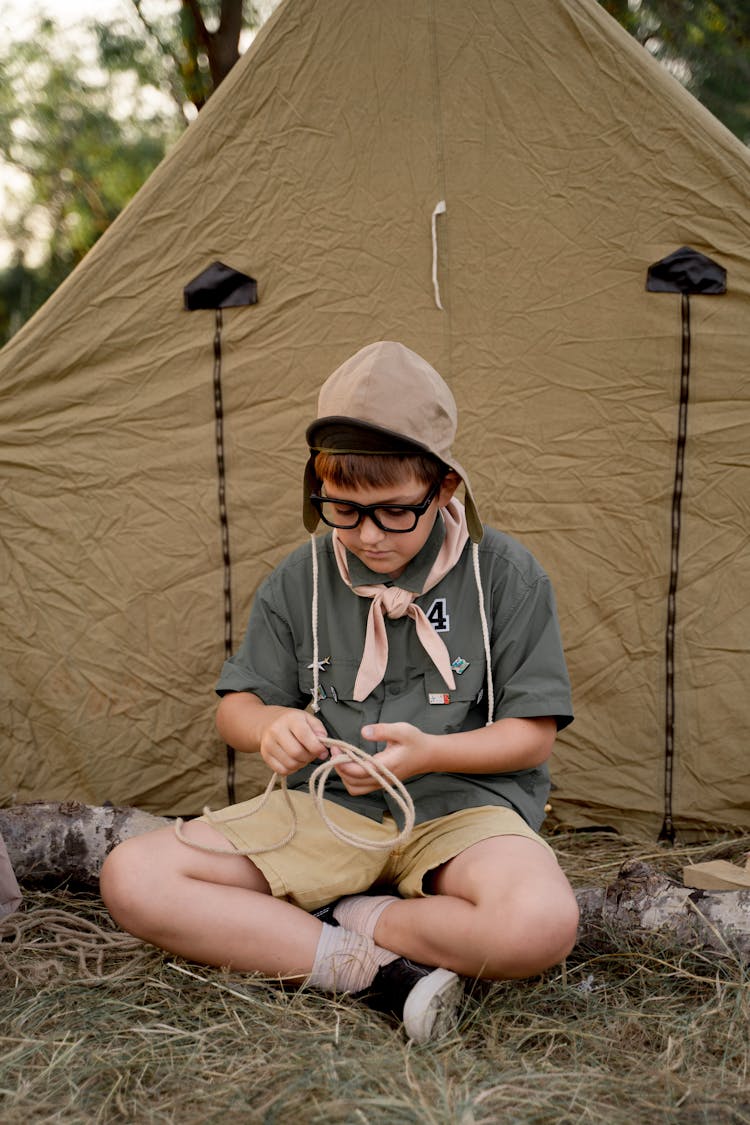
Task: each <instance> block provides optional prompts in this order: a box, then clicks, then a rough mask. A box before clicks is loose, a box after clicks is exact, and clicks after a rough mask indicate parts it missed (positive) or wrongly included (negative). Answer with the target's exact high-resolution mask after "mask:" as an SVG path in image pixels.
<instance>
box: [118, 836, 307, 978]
mask: <svg viewBox="0 0 750 1125" xmlns="http://www.w3.org/2000/svg"><path fill="white" fill-rule="evenodd" d="M184 833H185V836H186V837H187V838H188V839H193V840H195V841H197V842H198V843H202V844H205V845H208V846H209V847H217V848H221V849H222V850H224V851H229V852H230V854H229V855H211V854H210V853H208V852H202V851H199V850H197V849H196V848H191V847H189V846H188V845H187V844H183V843H181V842H180V841H179V840H178V839H177V837H176V835H175V833H174V831H173V829H171V828H164V829H159V830H157V831H155V832H149V833H146V834H145V835H143V836H136V837H133V838H132V839H130V840H126V841H124V843H122V844H120V845H119V847H117V848H115V849H114V851H113V852H112V853H111V854H110V855H109V856H108V857H107V860H106V861H105V863H104V867H103V869H102V874H101V891H102V897H103V898H104V901H105V903H106V905H107V908H108V909H109V911H110V913H111V914H112V917H113V918H114V920H115V921H116V922H117V923H118V925H119V926H121V927H122V928H123V929H124V930H127V931H128V932H129V933H132V934H135V936H136V937H140V938H142V939H143V940H144V941H148V942H151V944H153V945H157V946H159V947H160V948H161V949H166V950H168V951H169V952H170V953H175V954H178V955H179V956H181V957H186V958H188V959H189V960H191V961H200V962H201V963H203V964H206V965H226V966H231V967H232V968H233V969H238V970H240V971H251V970H256V971H259V972H262V973H266V974H268V975H270V976H279V977H285V978H290V979H295V978H299V979H304V978H306V977H307V976H308V975H309V973H310V970H311V968H312V966H313V963H314V960H315V951H316V949H317V945H318V941H319V939H320V934H321V929H322V925H321V923H320V922H319V921H318V919H317V918H314V917H313V916H312V915H310V914H307V913H306V912H305V911H304V910H301V909H299V908H298V907H296V906H292V905H291V904H290V903H288V902H284V901H282V900H280V899H274V898H273V897H272V896H271V893H270V888H269V886H268V883H267V881H266V878H265V876H264V875H263V874H262V873H261V872H260V871H259V870H258V868H257V867H256V866H255V865H254V864H253V863H252V862H251V861H250V860H249V859H247V858H246V857H245V856H239V855H232V854H231V845H230V844H229V843H228V841H227V840H226V838H225V837H224V836H222V834H221V833H220V832H218V831H217V829H215V828H212V827H211V825H209V824H206V823H205V822H202V821H201V822H199V821H191V822H189V823H187V824H186V825H185V826H184Z"/></svg>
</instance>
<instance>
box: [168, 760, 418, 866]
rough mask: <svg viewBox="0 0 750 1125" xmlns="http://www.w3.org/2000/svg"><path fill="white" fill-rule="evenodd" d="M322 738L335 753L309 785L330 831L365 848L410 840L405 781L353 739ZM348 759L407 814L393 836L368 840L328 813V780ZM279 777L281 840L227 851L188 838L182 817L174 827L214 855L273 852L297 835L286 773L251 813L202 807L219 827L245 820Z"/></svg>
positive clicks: (179, 835) (411, 809)
mask: <svg viewBox="0 0 750 1125" xmlns="http://www.w3.org/2000/svg"><path fill="white" fill-rule="evenodd" d="M320 741H321V742H322V743H323V745H324V746H327V747H328V749H329V750H331V751H332V754H331V757H330V758H328V759H327V760H326V761H325V762H321V764H320V765H319V766H318V767H317V768H316V769H315V770H314V771H313V772H312V774H311V775H310V780H309V783H308V786H309V790H310V796H311V797H312V800H313V804H314V805H315V808H316V810H317V812H318V815H319V816H320V818H321V820H322V821H323V823H324V824H325V826H326V828H327V829H328V831H329V832H330V833H331V835H333V836H336V837H337V839H339V840H342V841H343V842H344V843H345V844H351V845H352V846H353V847H355V848H362V849H363V851H391V850H392V849H393V848H395V847H398V845H399V844H403V843H404V842H405V841H406V840H408V839H409V837H410V836H411V833H412V830H413V828H414V819H415V812H414V802H413V801H412V799H411V797H410V796H409V792H408V790H407V788H406V786H405V785H404V784H403V782H402V781H400V780H399V779H398V778H397V777H396V775H395V773H392V772H391V770H389V769H388V767H387V766H384V765H377V764H376V763H375V762H373V760H372V758H371V757H370V755H369V754H367V753H366V752H365V751H364V750H360V749H359V748H358V747H357V746H352V744H351V743H350V742H344V741H343V740H342V739H339V738H321V740H320ZM334 752H337V753H334ZM346 761H350V762H356V763H357V764H358V765H361V766H363V767H364V769H365V770H366V771H367V773H369V775H370V777H374V778H375V779H376V780H377V781H379V782H380V784H381V786H382V788H383V789H384V790H385V792H386V793H388V795H389V796H390V797H392V799H393V801H394V803H395V804H396V806H397V807H398V809H399V810H400V812H401V813H402V814H403V817H404V827H403V828H402V829H401V831H400V832H398V833H397V834H396V835H395V836H390V837H389V838H388V839H387V840H381V841H376V840H368V839H367V838H366V837H364V836H357V835H356V834H355V833H353V832H348V831H347V830H346V829H345V828H341V827H340V826H339V825H338V824H334V822H333V821H332V820H331V819H330V817H329V816H328V814H327V813H326V811H325V804H324V802H325V786H326V782H327V781H328V778H329V776H330V773H331V770H333V769H335V768H336V766H337V765H338V763H339V762H346ZM277 780H280V782H281V792H282V794H283V796H284V800H285V801H286V805H287V808H288V809H289V812H290V815H291V821H292V823H291V827H290V828H289V831H288V832H287V834H286V836H284V837H283V838H282V839H281V840H278V841H277V842H276V843H275V844H267V845H266V846H265V847H257V848H252V849H248V850H247V851H242V850H241V849H240V848H233V849H232V850H231V851H228V850H227V849H226V848H214V847H211V846H209V845H208V844H199V843H198V842H197V841H195V840H188V839H187V837H186V836H185V834H184V832H183V830H182V829H183V824H184V821H183V819H182V817H178V818H177V820H176V821H175V826H174V830H175V835H176V836H177V839H178V840H180V841H181V842H182V843H183V844H187V845H188V847H191V848H196V849H197V850H198V851H201V852H208V853H209V854H211V855H233V856H236V855H242V856H246V857H248V858H252V856H254V855H262V854H263V853H264V852H274V851H277V850H278V849H279V848H283V847H284V846H285V845H286V844H288V843H290V842H291V841H292V840H293V839H294V837H295V835H296V833H297V814H296V813H295V811H294V805H293V804H292V801H291V798H290V796H289V790H288V788H287V783H286V777H283V776H282V775H281V774H278V773H274V774H273V775H272V776H271V780H270V781H269V783H268V785H267V786H266V789H265V792H264V793H263V796H262V797H261V800H260V804H259V805H258V807H257V808H256V809H253V811H252V813H249V814H248V813H240V814H239V815H237V816H225V817H222V819H221V820H219V819H218V817H217V816H216V814H215V813H213V812H212V811H211V809H210V808H208V806H206V808H204V810H203V815H204V816H205V818H206V820H207V821H208V823H209V824H213V825H214V826H216V827H218V826H219V825H220V824H226V823H229V822H230V821H233V820H244V819H245V817H247V816H248V815H249V816H255V815H256V814H257V813H259V812H260V811H261V809H263V808H264V807H265V806H266V805H267V804H268V801H269V799H270V797H271V793H272V792H273V790H274V788H275V786H276V782H277Z"/></svg>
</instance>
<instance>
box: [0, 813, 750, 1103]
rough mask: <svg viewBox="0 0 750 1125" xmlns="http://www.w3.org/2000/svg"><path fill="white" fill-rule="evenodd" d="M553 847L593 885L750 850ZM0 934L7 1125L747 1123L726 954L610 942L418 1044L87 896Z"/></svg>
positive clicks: (49, 898)
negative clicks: (144, 926)
mask: <svg viewBox="0 0 750 1125" xmlns="http://www.w3.org/2000/svg"><path fill="white" fill-rule="evenodd" d="M556 843H557V849H558V854H559V855H560V857H561V861H562V863H563V865H564V866H565V868H566V870H567V871H568V874H569V876H570V878H571V880H572V882H573V883H574V885H577V886H583V885H589V886H590V885H592V884H594V883H595V882H600V883H606V882H608V881H610V880H611V878H612V877H613V876H614V875H615V874H616V872H617V870H618V868H619V867H620V865H621V863H622V862H623V860H624V859H626V858H630V857H635V856H638V857H641V858H645V857H647V856H648V859H649V862H651V863H652V864H654V865H655V866H659V867H661V868H662V869H663V870H667V871H668V872H670V873H674V872H676V871H677V870H678V869H679V868H680V867H681V866H682V864H683V863H684V862H685V861H686V859H687V858H688V857H691V858H693V859H703V858H709V857H710V858H713V857H719V856H721V857H723V858H728V859H732V858H739V856H740V855H741V854H742V852H743V851H746V850H747V849H748V847H750V841H749V840H747V839H745V840H740V841H719V842H717V843H716V844H714V845H712V846H711V847H710V848H707V847H705V846H703V847H692V848H684V849H679V850H675V849H664V850H662V849H659V848H657V847H653V848H644V846H643V845H642V844H631V843H626V842H624V841H623V840H621V839H620V838H616V837H613V836H608V835H605V836H602V835H597V836H585V835H584V836H580V835H579V836H576V835H570V836H562V837H558V838H557V841H556ZM0 933H4V935H5V937H4V941H3V942H2V943H1V944H0V984H1V986H2V990H3V991H2V1005H1V1008H0V1011H1V1013H2V1014H1V1016H0V1121H2V1123H3V1125H21V1123H22V1122H23V1123H24V1125H26V1123H29V1122H59V1123H61V1125H62V1123H74V1122H98V1121H101V1122H123V1123H137V1125H140V1123H142V1122H143V1123H151V1122H169V1123H172V1122H182V1123H188V1125H192V1123H196V1122H201V1123H203V1122H216V1123H221V1125H230V1123H231V1125H234V1123H236V1122H239V1123H244V1122H263V1123H268V1125H273V1123H279V1125H281V1123H290V1125H291V1123H294V1125H298V1123H304V1125H307V1123H308V1122H309V1123H317V1122H320V1123H323V1122H326V1123H330V1122H334V1123H335V1122H346V1123H349V1122H352V1123H355V1122H361V1123H363V1125H364V1123H366V1122H369V1123H380V1122H382V1123H389V1125H390V1123H393V1125H396V1123H398V1125H401V1123H404V1125H407V1123H408V1125H411V1123H419V1125H447V1123H451V1125H453V1123H457V1125H475V1123H476V1125H479V1123H495V1122H502V1123H506V1122H508V1123H513V1122H524V1123H538V1125H548V1123H550V1125H551V1123H573V1122H575V1123H593V1122H601V1123H606V1125H620V1123H622V1125H625V1123H627V1125H632V1123H633V1122H639V1123H640V1122H645V1123H647V1125H652V1123H665V1125H666V1123H672V1122H674V1123H675V1125H698V1123H705V1125H724V1123H733V1125H734V1123H737V1125H740V1123H748V1125H750V1085H749V1084H750V1067H749V1065H748V1064H749V1062H750V1058H749V1046H748V1030H749V1028H750V1019H749V1016H750V979H749V978H750V975H749V974H748V972H747V968H746V967H743V966H741V965H739V964H738V963H737V962H736V961H733V960H732V959H731V958H729V957H727V958H722V957H720V956H718V955H716V954H711V955H707V954H702V953H700V952H693V951H686V950H675V949H670V948H668V947H666V946H664V945H663V944H661V945H660V944H658V943H656V942H655V940H654V939H650V940H649V941H648V942H640V941H636V940H635V939H633V938H631V939H629V941H624V940H623V939H622V937H618V936H617V935H612V934H610V935H603V936H602V938H601V940H597V942H596V943H595V944H594V943H592V942H590V943H589V946H588V947H586V946H585V945H583V944H582V945H580V946H579V947H577V948H576V950H575V951H574V954H573V955H572V956H571V958H570V959H569V961H568V963H567V965H566V966H565V968H564V969H561V970H557V971H554V972H550V973H548V974H546V975H545V976H543V977H540V978H537V979H534V980H531V981H525V982H508V983H503V984H497V985H481V986H475V987H474V988H473V989H472V990H471V991H470V994H469V996H468V998H467V1002H466V1006H465V1009H464V1013H463V1017H462V1021H461V1025H460V1027H459V1029H458V1031H457V1032H456V1033H455V1034H453V1035H451V1036H450V1037H448V1038H445V1039H443V1040H441V1041H440V1042H438V1043H436V1044H431V1045H429V1046H426V1047H415V1046H413V1045H408V1044H406V1043H405V1042H404V1040H403V1038H402V1034H401V1032H400V1030H399V1029H398V1028H395V1027H392V1026H391V1025H390V1024H389V1023H388V1022H386V1021H385V1020H384V1019H383V1018H381V1017H379V1016H375V1015H373V1014H372V1013H371V1012H369V1011H368V1010H367V1009H365V1008H362V1007H360V1006H358V1005H357V1004H356V1003H354V1002H347V1001H338V1002H337V1001H335V1000H332V999H330V998H328V997H325V996H321V995H316V994H314V993H313V992H305V991H302V992H300V993H293V992H289V993H284V992H283V991H282V990H281V989H279V988H278V987H276V986H274V985H273V984H271V983H269V982H265V981H263V980H262V979H257V978H253V977H247V976H246V977H242V978H239V977H237V976H236V975H235V976H228V975H227V974H225V973H222V972H220V971H217V970H212V969H205V968H202V967H199V966H195V965H190V964H188V963H185V962H179V961H175V959H174V958H172V957H169V956H167V955H165V954H162V953H160V952H158V951H156V950H152V949H150V948H148V947H146V946H143V945H140V944H139V943H137V942H135V941H133V940H132V939H130V938H128V937H126V936H125V935H119V934H118V933H117V932H116V931H115V930H114V927H112V925H111V923H110V922H109V919H108V917H107V915H106V913H105V911H104V910H103V907H102V905H101V902H100V900H99V899H98V898H97V897H96V896H95V895H92V894H90V893H83V892H81V891H74V890H69V889H58V890H55V891H29V892H27V894H26V901H25V905H24V909H23V910H22V911H21V912H20V913H19V914H17V915H15V916H14V917H13V918H11V919H9V920H7V921H6V922H5V924H4V925H3V926H2V927H0Z"/></svg>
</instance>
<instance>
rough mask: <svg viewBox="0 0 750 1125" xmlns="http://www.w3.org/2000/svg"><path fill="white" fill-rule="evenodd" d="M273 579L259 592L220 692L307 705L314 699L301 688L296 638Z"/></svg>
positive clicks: (279, 703) (223, 675)
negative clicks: (249, 693)
mask: <svg viewBox="0 0 750 1125" xmlns="http://www.w3.org/2000/svg"><path fill="white" fill-rule="evenodd" d="M273 579H274V576H273V575H272V576H271V577H270V578H268V579H266V581H265V582H264V583H263V584H262V585H261V587H260V588H259V590H258V592H257V594H256V595H255V600H254V601H253V606H252V610H251V612H250V620H249V623H248V626H247V631H246V633H245V637H244V640H243V642H242V644H241V646H240V648H239V649H238V650H237V652H236V653H235V654H234V655H233V656H231V657H230V658H229V660H226V661H225V662H224V666H223V668H222V670H221V675H220V676H219V680H218V683H217V685H216V692H217V694H218V695H226V694H227V692H232V691H249V692H252V693H253V694H254V695H257V696H258V697H259V698H260V699H262V700H263V702H264V703H266V704H269V705H274V706H277V707H305V706H307V704H308V703H309V702H310V700H309V697H307V696H305V695H304V694H303V693H302V692H301V691H300V687H299V675H298V661H297V653H296V645H295V640H294V636H293V634H292V630H291V628H290V625H289V622H288V620H287V618H286V615H285V614H284V612H283V607H282V606H280V605H279V598H278V590H279V586H278V583H276V582H274V580H273Z"/></svg>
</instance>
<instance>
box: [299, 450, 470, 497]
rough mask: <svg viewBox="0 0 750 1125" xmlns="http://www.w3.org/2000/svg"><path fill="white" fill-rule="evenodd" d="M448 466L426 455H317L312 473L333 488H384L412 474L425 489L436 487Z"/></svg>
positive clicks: (325, 453)
mask: <svg viewBox="0 0 750 1125" xmlns="http://www.w3.org/2000/svg"><path fill="white" fill-rule="evenodd" d="M447 472H448V466H447V465H444V464H443V462H442V461H439V460H438V459H437V457H431V456H430V454H429V453H328V452H323V453H318V455H317V457H316V458H315V473H316V475H317V477H318V480H320V481H322V480H326V481H328V482H329V483H330V484H332V485H335V487H336V488H356V487H357V486H358V485H363V486H364V487H365V488H386V487H388V486H390V485H395V484H400V482H401V481H402V480H403V479H404V477H405V476H406V475H408V474H409V473H412V474H413V475H414V476H415V477H416V479H417V480H418V481H419V482H420V484H423V485H424V486H425V488H432V487H433V485H436V484H439V483H440V481H442V479H443V477H444V476H445V474H446V473H447Z"/></svg>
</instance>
